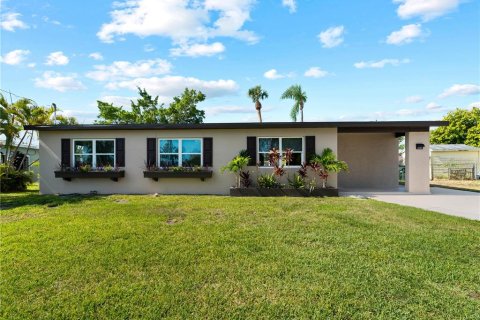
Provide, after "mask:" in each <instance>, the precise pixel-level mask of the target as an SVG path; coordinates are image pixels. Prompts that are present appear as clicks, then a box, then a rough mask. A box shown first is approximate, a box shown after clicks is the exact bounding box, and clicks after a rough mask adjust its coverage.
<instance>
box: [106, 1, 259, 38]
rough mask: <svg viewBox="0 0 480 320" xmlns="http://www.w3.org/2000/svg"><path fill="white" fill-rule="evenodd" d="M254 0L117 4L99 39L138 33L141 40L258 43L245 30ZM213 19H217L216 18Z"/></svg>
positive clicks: (253, 36)
mask: <svg viewBox="0 0 480 320" xmlns="http://www.w3.org/2000/svg"><path fill="white" fill-rule="evenodd" d="M253 4H254V0H229V1H223V0H204V1H186V0H181V1H180V0H162V1H152V0H137V1H124V2H116V3H115V5H114V10H113V11H111V12H110V16H111V21H110V22H109V23H105V24H103V25H102V27H101V28H100V31H98V33H97V36H98V37H99V38H100V40H102V41H103V42H113V41H114V40H115V38H116V37H122V36H124V35H127V34H134V35H136V36H139V37H147V36H163V37H169V38H171V39H172V40H173V41H174V42H175V43H182V42H185V41H189V40H199V41H205V40H207V39H209V38H214V37H217V36H220V37H233V38H237V39H241V40H244V41H247V42H251V43H254V42H257V41H258V37H257V36H256V35H255V34H254V33H253V32H252V31H248V30H244V29H243V25H244V24H245V22H246V21H248V20H250V10H251V8H252V6H253ZM212 17H215V18H214V19H212Z"/></svg>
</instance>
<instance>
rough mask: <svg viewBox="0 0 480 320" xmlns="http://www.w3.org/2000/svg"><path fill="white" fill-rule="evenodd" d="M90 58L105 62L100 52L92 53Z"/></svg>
mask: <svg viewBox="0 0 480 320" xmlns="http://www.w3.org/2000/svg"><path fill="white" fill-rule="evenodd" d="M88 57H89V58H92V59H93V60H97V61H98V60H103V56H102V54H101V53H100V52H92V53H90V54H89V55H88Z"/></svg>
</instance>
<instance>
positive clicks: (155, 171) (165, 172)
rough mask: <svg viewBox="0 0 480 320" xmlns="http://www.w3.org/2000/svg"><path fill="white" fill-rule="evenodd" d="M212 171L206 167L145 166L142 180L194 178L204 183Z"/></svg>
mask: <svg viewBox="0 0 480 320" xmlns="http://www.w3.org/2000/svg"><path fill="white" fill-rule="evenodd" d="M212 173H213V172H212V170H210V169H208V168H207V167H161V168H160V167H156V166H147V167H146V170H145V171H143V177H144V178H150V179H152V180H154V181H158V179H162V178H196V179H200V180H201V181H205V179H207V178H211V177H212Z"/></svg>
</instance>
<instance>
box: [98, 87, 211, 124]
mask: <svg viewBox="0 0 480 320" xmlns="http://www.w3.org/2000/svg"><path fill="white" fill-rule="evenodd" d="M138 94H139V95H140V98H138V99H137V101H131V102H130V104H131V111H129V110H125V109H123V107H117V106H114V105H113V104H112V103H107V102H103V101H97V106H98V110H99V115H98V117H97V118H98V119H99V120H96V121H95V123H99V124H132V123H202V122H203V119H204V118H205V111H202V110H198V109H197V104H198V103H199V102H202V101H204V100H205V95H204V94H203V93H201V92H200V91H199V92H197V91H195V90H193V89H188V88H186V89H185V91H184V92H183V93H182V95H181V96H179V97H174V98H173V102H172V103H171V104H170V106H169V107H168V108H165V107H164V104H163V103H162V104H159V103H158V96H157V97H155V98H153V97H152V96H151V95H150V94H148V92H147V91H146V90H145V89H141V88H138Z"/></svg>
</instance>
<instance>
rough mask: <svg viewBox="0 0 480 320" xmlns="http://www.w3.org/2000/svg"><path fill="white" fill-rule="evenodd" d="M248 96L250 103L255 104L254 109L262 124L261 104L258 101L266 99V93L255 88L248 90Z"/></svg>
mask: <svg viewBox="0 0 480 320" xmlns="http://www.w3.org/2000/svg"><path fill="white" fill-rule="evenodd" d="M248 96H249V97H250V99H252V102H253V103H255V109H256V110H257V114H258V120H259V121H260V122H262V111H261V110H262V103H261V102H260V100H264V99H266V98H268V92H267V91H266V90H263V89H262V87H261V86H259V85H258V86H255V87H253V88H250V89H248Z"/></svg>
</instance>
